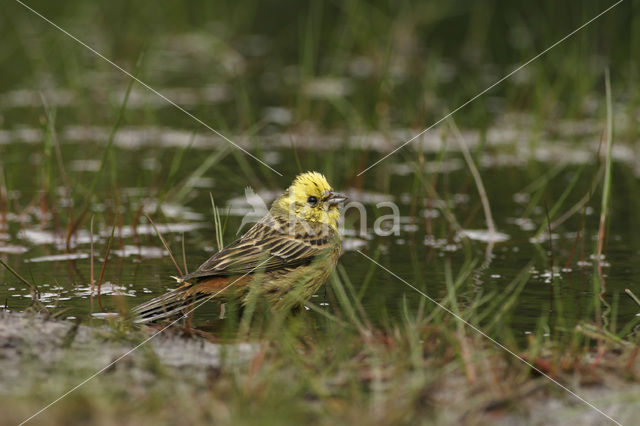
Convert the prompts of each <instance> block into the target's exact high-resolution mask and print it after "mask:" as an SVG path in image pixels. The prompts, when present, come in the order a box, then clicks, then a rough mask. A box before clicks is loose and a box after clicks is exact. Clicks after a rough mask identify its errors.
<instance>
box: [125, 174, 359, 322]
mask: <svg viewBox="0 0 640 426" xmlns="http://www.w3.org/2000/svg"><path fill="white" fill-rule="evenodd" d="M345 200H347V197H346V195H344V194H343V193H339V192H336V191H334V190H333V188H332V187H331V185H329V183H328V181H327V179H326V177H325V176H324V175H323V174H321V173H318V172H314V171H310V172H305V173H301V174H299V175H297V176H296V177H295V179H294V180H293V182H292V183H291V185H290V186H289V187H288V188H287V189H286V190H285V191H284V192H283V193H282V194H281V195H280V196H279V197H278V198H276V200H275V201H274V202H273V204H272V205H271V207H270V209H269V211H268V213H267V214H266V215H265V216H264V217H262V219H260V220H259V221H258V222H257V223H255V224H254V225H253V226H252V227H251V228H250V229H249V230H247V232H246V233H244V234H243V235H242V236H241V237H240V238H238V239H237V240H236V241H234V242H232V243H231V244H229V245H228V246H226V247H224V248H223V249H221V250H220V251H218V252H217V253H215V254H214V255H213V256H211V257H210V258H209V259H207V260H206V261H205V262H204V263H203V264H202V265H200V267H198V269H197V270H196V271H194V272H191V273H188V274H186V275H184V276H182V277H179V278H177V280H178V282H179V283H181V285H180V286H179V287H177V288H175V289H173V290H170V291H169V292H167V293H165V294H163V295H160V296H158V297H155V298H153V299H151V300H149V301H147V302H145V303H142V304H140V305H138V306H136V307H134V308H132V309H131V311H130V313H131V314H132V316H133V322H134V323H150V322H156V321H159V320H163V319H167V318H171V317H175V316H177V315H184V314H185V311H187V310H189V308H191V307H192V306H194V305H196V304H197V303H200V302H201V301H202V303H204V300H205V299H208V298H211V299H216V300H219V301H221V302H224V301H226V300H229V299H239V300H240V303H241V304H242V305H243V306H244V305H246V304H247V303H248V301H249V300H250V299H251V298H252V297H254V296H252V295H255V296H257V297H261V298H264V299H265V300H266V302H267V304H268V306H271V307H273V308H274V309H275V310H281V309H291V308H292V307H294V306H296V305H298V306H299V305H300V304H302V303H304V301H306V300H308V299H309V298H311V296H313V294H315V293H316V291H317V290H318V289H319V288H320V287H321V286H322V284H324V282H325V281H326V280H327V279H328V277H329V276H330V274H331V272H332V271H333V270H334V269H335V267H336V264H337V262H338V258H339V257H340V255H341V252H342V246H341V237H340V233H339V230H338V221H339V219H340V210H339V205H340V203H341V202H343V201H345ZM198 306H199V305H198ZM194 309H195V308H194Z"/></svg>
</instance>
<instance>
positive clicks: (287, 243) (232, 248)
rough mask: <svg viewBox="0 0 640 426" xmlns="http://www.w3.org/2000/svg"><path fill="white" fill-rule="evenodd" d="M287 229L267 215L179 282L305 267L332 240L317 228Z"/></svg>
mask: <svg viewBox="0 0 640 426" xmlns="http://www.w3.org/2000/svg"><path fill="white" fill-rule="evenodd" d="M289 226H290V225H289V224H288V223H287V221H286V219H278V218H274V217H273V216H271V215H270V214H268V215H267V216H265V217H264V218H262V219H261V220H260V222H258V223H256V224H255V225H254V226H253V227H252V228H251V229H249V231H247V233H246V234H244V235H243V236H242V237H241V238H240V239H238V240H236V241H235V242H233V243H231V244H230V245H229V246H227V247H225V248H224V249H222V250H220V251H219V252H218V253H216V254H214V255H213V256H211V257H210V258H209V259H208V260H207V261H206V262H204V263H203V264H202V265H200V267H199V268H198V270H197V271H195V272H192V273H190V274H188V275H185V276H184V277H182V279H183V280H184V281H187V280H189V279H192V278H200V279H202V278H204V277H216V276H229V275H243V274H251V273H253V272H261V271H262V272H267V271H272V270H276V269H280V268H283V267H287V268H290V267H292V266H299V265H303V264H308V263H310V262H311V261H312V260H313V259H314V258H316V257H317V256H319V255H322V254H324V253H326V252H327V249H328V248H330V247H331V244H332V243H333V238H335V231H333V230H326V229H325V230H323V229H322V228H320V229H317V230H315V231H314V232H311V233H309V232H308V230H307V232H305V231H304V230H303V229H300V230H299V232H295V233H291V232H286V229H288V227H289Z"/></svg>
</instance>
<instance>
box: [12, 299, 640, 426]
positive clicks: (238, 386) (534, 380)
mask: <svg viewBox="0 0 640 426" xmlns="http://www.w3.org/2000/svg"><path fill="white" fill-rule="evenodd" d="M153 332H155V330H153V329H146V330H140V331H136V330H120V329H117V328H112V327H111V326H108V325H103V326H97V327H94V326H85V325H82V324H77V323H73V322H70V321H58V320H52V319H47V318H45V317H44V316H42V315H34V314H28V313H11V312H2V313H0V348H1V349H0V410H1V411H2V413H3V416H4V419H3V420H4V422H6V424H16V423H19V422H21V421H23V420H25V419H27V418H29V417H30V416H32V415H33V414H34V413H36V412H37V411H38V410H40V409H42V408H43V407H45V406H47V405H48V404H49V403H51V402H53V401H55V400H56V399H57V398H58V397H60V396H62V395H64V394H65V393H66V392H68V391H69V390H70V389H73V388H74V387H75V386H77V385H78V384H81V383H83V382H84V381H85V380H86V379H88V378H90V377H92V376H93V375H95V374H96V373H97V372H99V371H100V370H102V369H103V368H105V367H106V366H108V365H109V364H111V363H113V361H115V360H118V358H120V357H122V356H123V355H125V354H127V353H129V352H130V351H132V349H133V351H132V352H131V353H130V354H128V355H127V356H125V357H124V358H122V359H120V360H119V361H118V362H116V363H115V364H113V365H111V366H109V367H108V368H106V369H105V370H104V371H102V372H100V373H99V374H98V375H96V376H95V378H93V379H91V380H89V381H87V382H86V384H82V386H80V387H79V388H77V389H76V390H74V391H73V392H72V393H70V394H69V395H68V396H66V397H64V398H63V399H61V400H60V401H59V402H56V403H55V404H53V405H52V406H51V407H50V408H47V410H46V411H45V412H43V413H42V414H40V415H38V416H37V417H35V418H34V419H33V420H32V422H30V424H80V423H82V424H115V423H118V424H151V423H154V422H155V421H162V422H164V423H176V424H178V423H179V424H185V423H193V424H200V423H208V422H215V423H218V424H220V423H222V424H243V423H252V421H249V420H250V419H253V420H254V421H255V420H257V418H256V417H253V415H252V416H250V419H249V420H248V419H247V418H246V415H247V414H248V411H247V410H246V409H245V407H246V408H247V409H249V408H251V409H252V410H253V412H254V413H256V414H255V415H257V416H264V418H263V417H260V418H262V419H263V420H266V418H267V416H274V417H270V418H269V419H270V421H271V422H275V423H292V422H295V421H294V419H289V420H287V418H280V417H278V416H279V414H278V411H277V410H276V411H272V410H273V408H272V407H271V406H270V404H268V401H269V396H265V395H266V394H265V392H266V391H265V390H261V389H262V387H264V386H265V383H269V382H271V386H273V384H274V383H275V384H276V385H275V386H276V388H277V387H278V386H280V385H278V383H283V384H287V386H291V387H296V386H297V387H300V388H302V389H306V391H305V392H303V393H295V397H294V398H293V399H291V400H289V404H290V406H289V407H287V410H292V411H294V412H295V410H296V409H295V408H293V406H298V407H300V406H303V407H306V408H304V411H305V412H309V413H317V412H323V413H324V416H325V417H320V418H317V419H316V420H315V421H312V423H319V424H323V423H325V422H327V421H329V420H330V419H342V420H346V421H348V420H349V419H350V415H349V414H348V413H349V412H350V411H352V410H355V411H357V412H361V413H362V415H363V416H364V417H363V418H365V419H366V422H367V423H369V422H370V421H373V422H375V420H376V418H377V419H378V420H380V421H381V422H383V423H385V422H387V420H390V419H389V418H387V416H388V413H385V412H380V413H378V414H376V410H375V409H374V408H373V406H372V405H371V404H372V403H373V402H375V400H380V401H382V406H386V408H387V409H389V404H390V402H389V401H393V400H394V399H397V397H394V396H393V394H394V391H393V388H394V382H395V381H396V380H397V379H398V377H396V378H395V379H394V377H393V375H392V376H390V377H389V378H388V379H386V380H383V381H382V382H380V383H379V384H378V385H375V386H374V385H373V384H371V386H372V388H371V390H370V392H372V394H371V395H370V396H371V397H372V398H373V399H372V400H371V401H369V402H364V401H360V402H359V404H363V402H364V406H363V405H360V406H359V408H358V404H355V405H354V406H353V407H351V408H349V407H348V406H345V407H340V405H339V404H338V405H335V406H334V405H332V404H337V403H338V402H337V401H339V397H338V395H340V394H341V393H342V392H344V389H343V390H342V391H341V390H340V389H341V388H342V386H340V385H338V387H337V388H333V389H332V390H331V392H330V393H331V395H333V396H328V397H325V398H322V399H320V400H318V399H316V397H311V395H314V392H318V390H317V389H314V388H313V386H310V385H305V384H302V385H301V383H300V381H301V379H300V376H298V373H296V371H297V369H296V367H295V366H292V365H287V363H286V362H285V361H286V359H285V358H283V357H282V355H281V354H280V355H277V354H276V355H275V356H274V355H273V354H272V355H269V350H268V349H266V355H265V348H260V347H259V346H260V345H258V344H248V343H240V344H233V345H230V344H224V345H223V344H215V343H211V342H209V341H206V340H203V339H199V338H185V337H183V336H180V335H178V334H177V332H176V331H173V330H168V331H167V333H166V334H165V333H161V334H159V335H158V336H156V337H155V338H153V339H151V340H149V341H148V342H146V343H143V342H145V340H146V339H148V337H149V336H151V334H152V333H153ZM141 343H143V344H142V345H140V344H141ZM138 345H140V346H139V347H138V348H136V347H137V346H138ZM495 355H496V354H492V355H491V357H492V358H495ZM497 355H498V356H500V355H501V354H497ZM265 356H266V360H267V361H265ZM270 357H271V359H270ZM303 358H304V357H303ZM508 364H509V363H507V364H504V366H503V367H504V368H506V369H510V368H512V367H513V366H511V367H509V365H508ZM455 365H456V363H455V362H454V363H453V364H451V366H450V367H451V368H449V367H448V368H447V369H448V370H450V372H448V373H446V374H444V375H442V377H441V378H440V379H438V381H437V382H436V383H432V384H431V385H430V386H429V388H430V389H429V390H428V392H427V393H428V395H429V396H428V397H427V399H426V400H425V401H424V402H420V403H419V405H421V406H423V408H419V407H413V409H414V410H416V413H418V412H420V411H422V410H426V412H428V413H429V418H428V419H424V420H425V421H424V423H426V424H474V425H475V424H504V425H512V424H534V425H543V424H544V425H547V424H562V425H567V424H569V425H600V424H608V423H609V421H608V420H607V418H606V417H604V416H603V415H602V414H601V413H598V412H597V411H596V410H595V409H593V408H590V407H589V406H588V405H586V404H585V403H584V402H581V401H579V400H578V399H576V398H575V397H573V396H571V395H570V394H568V393H567V392H566V391H564V390H562V389H560V388H559V387H557V386H556V385H554V384H552V383H551V382H550V381H549V380H548V379H546V378H544V377H540V376H538V377H536V376H532V377H531V378H530V379H528V380H526V381H524V382H523V385H522V386H520V387H519V388H517V390H516V391H513V389H512V390H508V388H509V386H506V388H505V389H504V391H503V392H502V395H500V391H499V389H498V391H496V389H492V388H491V387H486V388H483V386H480V383H479V382H481V381H482V380H483V379H482V377H483V376H484V375H485V373H484V372H481V371H479V372H478V373H479V378H478V383H476V384H475V385H470V383H469V381H468V380H467V378H465V375H464V374H463V373H462V372H461V370H460V369H458V368H455ZM319 367H321V366H319ZM381 367H382V368H383V370H381V371H385V370H386V369H387V368H388V367H390V366H381ZM344 368H346V369H349V368H350V367H349V366H344ZM600 369H601V370H602V368H600ZM605 370H606V369H605ZM619 373H620V372H619V371H617V372H616V371H611V374H610V375H608V376H606V377H604V378H602V377H601V376H599V377H601V378H600V379H599V380H597V381H593V382H591V383H589V380H586V379H585V375H586V374H588V372H582V373H580V374H577V373H575V374H574V373H572V374H573V375H566V374H565V375H563V377H562V379H561V381H562V382H563V383H564V384H565V385H567V386H568V387H570V388H571V389H573V390H574V391H575V392H576V393H577V394H578V395H580V396H581V397H583V398H584V399H585V400H587V401H589V402H590V403H593V405H594V406H597V407H598V408H599V409H601V410H602V411H603V412H605V413H607V414H608V415H610V416H611V417H613V418H614V419H616V420H617V421H619V422H621V423H622V424H633V423H635V422H636V421H637V419H638V418H640V404H638V401H639V400H640V385H639V384H637V383H636V382H633V381H631V380H627V379H625V378H624V377H623V376H622V375H620V374H619ZM264 374H266V375H264ZM320 374H321V375H322V374H326V372H323V373H320ZM396 374H400V372H398V373H396ZM408 374H409V375H408V376H406V377H408V378H410V377H411V374H410V373H408ZM497 374H498V375H499V374H500V373H497ZM341 376H344V372H343V371H338V372H336V375H335V376H332V377H333V379H332V382H333V385H334V386H335V385H336V381H335V379H337V378H339V377H341ZM369 380H370V379H366V380H365V381H369ZM494 385H495V386H497V387H498V388H500V387H501V384H499V383H498V384H494ZM267 386H268V385H267ZM307 386H310V387H307ZM378 386H379V388H378ZM405 386H409V385H407V383H406V382H405ZM281 389H282V391H281V392H287V391H286V390H285V387H282V388H281ZM384 389H387V390H386V391H385V390H384ZM398 389H402V386H400V387H399V388H398ZM425 389H426V388H425ZM270 392H273V389H271V391H270ZM324 392H326V390H325V391H321V392H320V393H324ZM387 393H388V395H386V394H387ZM261 398H266V399H264V400H262V399H261ZM336 398H338V399H336ZM401 399H402V398H400V399H399V400H398V401H401ZM385 401H386V402H385ZM263 403H264V404H263ZM374 405H375V404H374ZM391 406H395V403H393V404H391ZM265 407H270V408H269V409H266V408H265ZM366 407H369V408H366ZM340 410H344V412H343V413H342V414H340ZM361 410H364V411H361ZM345 413H346V414H345ZM396 414H398V415H400V411H398V412H397V413H396ZM285 417H286V416H285ZM392 417H393V416H392ZM401 417H402V416H401ZM312 418H313V417H312ZM385 418H386V420H384V419H385ZM351 420H354V419H351ZM354 423H356V424H357V423H359V422H358V421H355V422H354ZM391 423H393V422H391ZM611 424H613V423H612V422H611Z"/></svg>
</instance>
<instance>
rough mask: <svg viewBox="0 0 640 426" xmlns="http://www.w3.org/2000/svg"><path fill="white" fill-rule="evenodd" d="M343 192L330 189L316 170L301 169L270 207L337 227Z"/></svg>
mask: <svg viewBox="0 0 640 426" xmlns="http://www.w3.org/2000/svg"><path fill="white" fill-rule="evenodd" d="M346 198H347V197H346V196H344V195H343V194H340V193H337V192H334V191H333V189H332V188H331V185H329V182H327V178H325V177H324V175H322V174H320V173H318V172H306V173H301V174H299V175H298V176H296V178H295V179H294V180H293V183H292V184H291V186H289V188H287V190H286V191H285V192H284V193H283V194H282V195H281V196H279V197H278V198H277V199H276V200H275V201H274V202H273V205H272V207H271V210H272V212H274V210H275V211H276V212H277V213H279V214H283V213H291V214H293V215H295V217H296V218H297V219H300V220H304V221H307V222H317V223H322V224H325V225H329V226H331V227H332V228H333V229H335V230H337V229H338V219H339V218H340V212H339V211H338V203H340V202H341V201H344V200H346Z"/></svg>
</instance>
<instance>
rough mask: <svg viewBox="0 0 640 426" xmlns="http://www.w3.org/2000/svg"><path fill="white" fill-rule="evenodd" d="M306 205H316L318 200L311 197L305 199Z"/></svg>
mask: <svg viewBox="0 0 640 426" xmlns="http://www.w3.org/2000/svg"><path fill="white" fill-rule="evenodd" d="M307 203H309V205H310V206H315V205H316V204H317V203H318V199H317V198H316V197H314V196H313V195H312V196H310V197H309V198H307Z"/></svg>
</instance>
